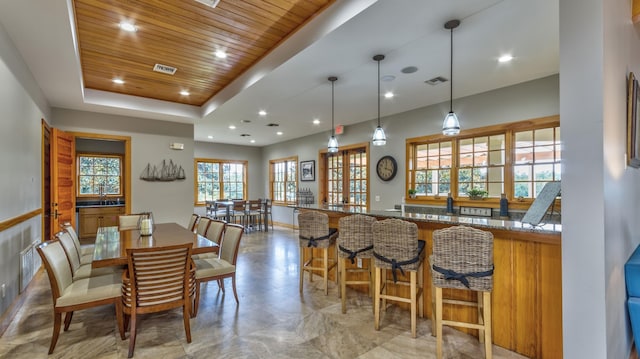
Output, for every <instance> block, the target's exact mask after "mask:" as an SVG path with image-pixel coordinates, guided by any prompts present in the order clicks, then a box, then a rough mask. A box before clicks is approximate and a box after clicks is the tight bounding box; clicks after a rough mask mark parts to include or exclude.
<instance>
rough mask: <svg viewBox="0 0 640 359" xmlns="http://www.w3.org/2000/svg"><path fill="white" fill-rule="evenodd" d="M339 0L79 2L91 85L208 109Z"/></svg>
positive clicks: (77, 10) (81, 37)
mask: <svg viewBox="0 0 640 359" xmlns="http://www.w3.org/2000/svg"><path fill="white" fill-rule="evenodd" d="M334 1H335V0H242V1H240V0H221V1H220V3H219V4H218V6H217V7H216V8H211V7H208V6H206V5H203V4H201V3H200V2H197V1H195V0H170V1H166V0H163V1H161V0H139V1H135V0H119V1H118V0H74V11H75V18H76V28H77V36H78V39H77V40H78V44H79V47H80V60H81V65H82V75H83V80H84V86H85V87H86V88H89V89H95V90H102V91H110V92H117V93H121V94H126V95H134V96H141V97H146V98H152V99H158V100H165V101H171V102H177V103H183V104H189V105H196V106H201V105H202V104H204V103H205V102H206V101H207V100H208V99H210V98H211V97H212V96H214V95H215V94H216V93H218V91H220V90H222V89H223V88H224V87H225V86H227V85H228V84H229V83H230V82H231V81H233V80H234V79H235V78H236V77H238V76H239V75H241V74H242V73H243V72H244V71H246V70H247V69H249V68H250V67H251V66H252V65H253V64H255V63H256V62H257V61H258V60H260V59H261V58H262V57H264V56H265V55H266V54H268V53H269V52H270V51H271V50H272V49H274V48H275V47H277V46H278V45H279V44H280V43H282V42H283V41H284V40H285V39H287V38H288V37H289V36H290V35H292V34H293V33H294V32H295V31H296V30H297V29H300V28H301V27H302V26H304V25H305V24H306V23H307V22H308V21H309V20H310V19H312V18H313V17H314V16H316V15H317V14H319V13H320V12H322V11H323V10H325V9H326V8H327V7H328V6H329V5H331V4H332V3H333V2H334ZM123 21H128V22H130V23H132V24H134V25H135V26H136V28H137V31H136V32H126V31H124V30H122V29H121V28H120V26H119V24H120V23H121V22H123ZM217 50H223V51H225V52H226V54H227V57H226V58H217V57H216V56H215V55H214V53H215V52H216V51H217ZM155 64H162V65H168V66H171V67H175V68H177V71H176V73H175V74H174V75H168V74H163V73H159V72H154V71H153V67H154V65H155ZM114 78H119V79H122V80H123V81H124V83H123V84H116V83H114V82H113V79H114ZM181 91H187V92H189V95H181V94H180V92H181Z"/></svg>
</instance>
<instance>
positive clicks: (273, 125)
mask: <svg viewBox="0 0 640 359" xmlns="http://www.w3.org/2000/svg"><path fill="white" fill-rule="evenodd" d="M278 126H280V125H279V124H277V123H267V127H278Z"/></svg>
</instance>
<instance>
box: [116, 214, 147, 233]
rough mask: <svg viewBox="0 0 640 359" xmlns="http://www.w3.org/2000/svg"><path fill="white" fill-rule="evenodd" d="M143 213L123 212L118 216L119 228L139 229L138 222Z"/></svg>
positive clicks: (122, 229)
mask: <svg viewBox="0 0 640 359" xmlns="http://www.w3.org/2000/svg"><path fill="white" fill-rule="evenodd" d="M141 216H142V214H140V213H137V214H122V215H120V216H118V229H120V230H121V231H125V230H129V229H138V223H140V217H141Z"/></svg>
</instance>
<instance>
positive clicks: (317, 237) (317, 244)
mask: <svg viewBox="0 0 640 359" xmlns="http://www.w3.org/2000/svg"><path fill="white" fill-rule="evenodd" d="M298 226H299V228H300V234H299V244H300V293H302V286H303V279H304V272H309V280H310V281H313V272H314V271H320V272H322V277H323V278H324V295H327V294H329V286H328V284H329V271H330V270H331V269H333V268H335V267H336V265H337V264H338V262H337V259H329V251H330V250H333V251H335V248H336V246H335V243H336V237H337V236H338V230H337V229H335V228H329V216H327V214H326V213H322V212H318V211H304V212H301V213H300V214H298ZM315 248H317V249H321V250H322V254H323V256H322V257H321V258H320V257H314V256H313V250H314V249H315ZM305 253H307V254H309V259H308V260H307V261H305V260H304V256H305ZM319 261H322V263H321V265H319V266H315V265H314V262H319ZM337 280H338V274H337V273H336V281H337Z"/></svg>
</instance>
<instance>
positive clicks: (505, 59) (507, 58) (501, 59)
mask: <svg viewBox="0 0 640 359" xmlns="http://www.w3.org/2000/svg"><path fill="white" fill-rule="evenodd" d="M511 60H513V56H512V55H510V54H507V55H502V56H500V57H499V58H498V62H509V61H511Z"/></svg>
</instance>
